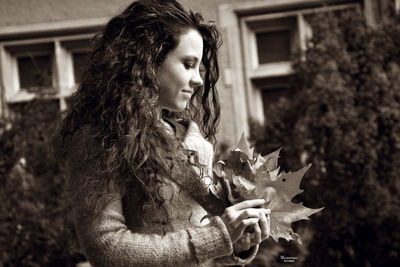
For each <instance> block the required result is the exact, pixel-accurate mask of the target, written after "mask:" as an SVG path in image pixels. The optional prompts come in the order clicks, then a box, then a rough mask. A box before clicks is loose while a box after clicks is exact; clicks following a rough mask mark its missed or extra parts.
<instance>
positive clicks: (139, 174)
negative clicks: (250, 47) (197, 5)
mask: <svg viewBox="0 0 400 267" xmlns="http://www.w3.org/2000/svg"><path fill="white" fill-rule="evenodd" d="M189 29H195V30H197V31H198V32H199V33H200V34H201V36H202V38H203V58H202V62H201V64H202V66H203V69H204V71H202V78H203V81H204V83H203V85H202V86H201V87H199V88H196V90H195V93H194V94H193V96H192V98H191V100H190V101H189V104H188V106H187V108H186V109H185V110H184V111H183V112H180V113H176V112H168V111H161V110H160V107H159V106H158V101H157V100H158V95H159V90H160V86H159V84H158V81H157V69H158V67H160V65H161V64H162V63H163V61H164V60H165V58H166V55H167V54H168V53H169V52H170V51H171V50H173V49H174V48H175V47H176V46H177V45H178V42H179V37H180V35H181V34H183V33H185V32H186V31H187V30H189ZM93 44H94V49H93V51H92V54H91V63H90V66H89V68H88V69H87V71H86V72H85V74H84V76H83V79H82V82H81V84H80V87H79V88H78V90H77V92H76V93H74V94H73V95H72V97H71V101H70V103H71V104H70V106H69V107H68V109H67V111H66V113H65V117H64V119H63V120H62V121H61V124H60V128H59V131H58V133H57V135H56V138H55V140H56V147H57V148H58V149H57V150H58V152H59V155H60V156H62V157H63V158H65V157H67V158H68V157H69V158H71V157H75V156H76V155H75V154H76V153H77V151H76V149H79V153H80V155H81V157H80V158H81V160H82V161H83V162H82V164H83V165H84V164H85V163H84V161H85V159H90V158H91V155H93V150H95V149H99V150H101V151H102V153H101V154H102V157H99V158H98V159H97V160H100V158H102V159H103V160H104V162H102V164H101V166H102V167H101V168H100V170H99V171H98V172H99V173H102V174H104V173H106V174H107V175H98V176H96V177H94V176H93V177H90V180H89V181H87V184H92V185H95V184H97V185H98V186H100V187H101V186H104V185H108V184H110V182H113V183H115V182H117V183H122V184H127V183H129V182H132V181H133V182H135V181H136V182H137V181H139V182H140V184H142V185H144V186H146V185H147V184H148V183H149V182H150V179H152V177H155V176H156V175H157V173H160V172H161V173H162V172H164V173H167V172H168V171H170V169H171V164H175V165H176V166H178V165H179V164H178V165H177V162H180V163H181V164H182V166H181V167H180V168H179V169H181V170H184V169H190V168H187V166H184V165H185V164H186V163H182V161H181V160H179V159H181V158H182V154H184V152H183V148H182V145H181V143H180V142H179V140H177V139H176V138H173V137H171V136H169V135H168V134H167V133H166V131H165V126H163V125H162V124H161V122H160V120H159V118H160V116H161V117H166V118H169V119H174V120H178V119H181V120H183V121H189V120H193V121H195V122H196V123H197V124H198V125H199V127H200V129H201V131H202V132H203V134H204V136H205V138H206V139H208V140H210V141H211V142H215V134H216V129H217V125H218V121H219V116H220V106H219V101H218V94H217V90H216V82H217V80H218V77H219V69H218V60H217V50H218V48H219V46H220V41H219V32H218V31H217V29H216V27H215V25H214V24H213V23H204V20H203V18H202V16H201V15H200V14H198V13H193V12H192V11H186V10H185V9H184V8H183V7H182V6H181V5H180V4H179V3H178V2H176V1H174V0H137V1H134V2H133V3H131V4H130V5H129V6H128V7H127V8H126V9H125V11H123V12H122V13H121V14H120V15H117V16H116V17H114V18H112V19H111V20H110V21H109V22H108V23H107V25H106V26H105V29H104V30H103V32H102V33H100V34H98V35H97V36H96V37H95V38H94V39H93ZM86 128H88V129H90V130H89V131H86V132H85V133H84V134H82V129H86ZM82 138H84V139H86V140H90V142H81V141H82V140H81V139H82ZM77 140H78V141H79V142H80V143H81V144H80V145H79V147H78V148H77V144H76V143H77ZM82 144H86V145H82ZM177 148H178V149H177ZM72 150H74V151H72ZM122 177H123V178H122ZM72 182H73V181H72ZM91 190H92V191H96V189H93V188H92V189H91ZM89 191H90V190H89ZM97 191H98V190H97ZM97 193H98V192H97ZM97 193H95V194H97ZM97 195H98V194H97ZM89 198H90V194H89ZM108 200H109V199H108ZM100 202H107V199H104V201H100ZM93 203H98V200H95V199H93Z"/></svg>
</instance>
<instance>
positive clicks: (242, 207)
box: [221, 199, 270, 244]
mask: <svg viewBox="0 0 400 267" xmlns="http://www.w3.org/2000/svg"><path fill="white" fill-rule="evenodd" d="M264 203H265V200H264V199H253V200H246V201H243V202H240V203H238V204H236V205H233V206H231V207H229V208H226V209H225V211H224V213H223V214H222V215H221V219H222V221H223V222H224V223H225V226H226V228H227V229H228V232H229V235H230V237H231V240H232V244H235V243H236V242H237V241H238V240H239V238H240V237H241V236H242V235H243V232H244V230H245V229H246V228H247V227H248V226H250V225H251V226H252V227H253V229H254V237H253V238H252V242H257V244H259V243H261V241H262V240H264V239H265V238H267V237H268V236H269V220H268V219H267V216H266V214H269V213H270V210H269V209H263V208H257V207H258V206H260V205H262V204H264ZM258 222H260V224H259V223H258Z"/></svg>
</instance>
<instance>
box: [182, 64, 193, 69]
mask: <svg viewBox="0 0 400 267" xmlns="http://www.w3.org/2000/svg"><path fill="white" fill-rule="evenodd" d="M183 64H184V65H185V68H186V69H191V68H193V64H191V63H187V62H185V63H183Z"/></svg>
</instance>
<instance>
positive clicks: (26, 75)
mask: <svg viewBox="0 0 400 267" xmlns="http://www.w3.org/2000/svg"><path fill="white" fill-rule="evenodd" d="M18 71H19V82H20V87H21V88H25V89H29V88H35V87H36V88H37V87H51V85H52V58H51V56H50V55H41V56H24V57H18Z"/></svg>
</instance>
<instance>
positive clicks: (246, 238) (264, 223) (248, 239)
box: [233, 209, 271, 254]
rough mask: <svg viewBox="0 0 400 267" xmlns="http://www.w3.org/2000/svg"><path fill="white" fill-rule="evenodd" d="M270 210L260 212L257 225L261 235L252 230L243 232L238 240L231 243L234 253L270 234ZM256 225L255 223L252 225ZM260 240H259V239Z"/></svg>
mask: <svg viewBox="0 0 400 267" xmlns="http://www.w3.org/2000/svg"><path fill="white" fill-rule="evenodd" d="M270 212H271V211H270V210H269V209H268V210H267V212H266V213H261V217H260V220H259V225H260V229H261V237H260V236H258V235H259V234H258V233H257V231H255V230H254V232H253V233H249V232H244V233H243V235H242V236H241V237H240V238H239V240H238V241H237V242H236V243H235V244H234V245H233V251H234V253H235V254H239V253H240V252H242V251H246V250H249V249H250V248H251V247H253V246H255V245H258V244H260V243H261V242H262V241H264V240H265V239H267V238H268V237H269V234H270V217H269V214H270ZM253 226H256V225H253ZM260 240H261V241H260Z"/></svg>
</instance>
